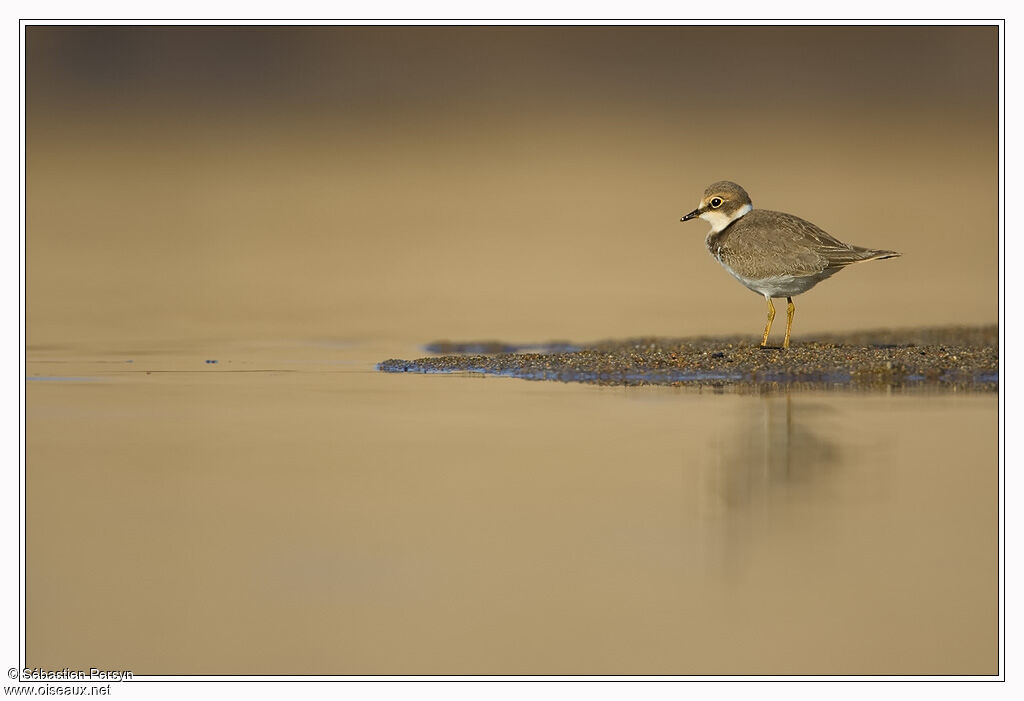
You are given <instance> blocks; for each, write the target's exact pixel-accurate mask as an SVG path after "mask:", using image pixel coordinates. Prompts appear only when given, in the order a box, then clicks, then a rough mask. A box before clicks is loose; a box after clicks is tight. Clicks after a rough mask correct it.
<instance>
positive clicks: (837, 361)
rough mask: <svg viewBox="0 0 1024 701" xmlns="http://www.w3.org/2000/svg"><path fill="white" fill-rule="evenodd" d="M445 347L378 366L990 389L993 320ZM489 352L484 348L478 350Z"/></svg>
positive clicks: (741, 384)
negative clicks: (536, 348) (766, 339)
mask: <svg viewBox="0 0 1024 701" xmlns="http://www.w3.org/2000/svg"><path fill="white" fill-rule="evenodd" d="M427 350H438V351H440V352H444V353H447V354H446V355H442V356H440V357H427V358H419V359H417V360H398V359H390V360H386V361H384V362H382V363H380V364H379V365H378V369H379V370H381V371H383V372H420V373H448V372H480V373H485V374H491V375H505V376H511V377H519V378H522V379H527V380H556V381H561V382H586V383H594V384H603V385H645V384H656V385H712V386H734V387H737V388H763V387H770V386H772V385H783V386H792V385H801V386H810V387H835V388H844V387H850V388H884V387H918V386H920V387H930V386H936V387H948V388H954V389H966V390H978V391H997V390H998V388H999V332H998V327H996V326H983V327H944V328H921V329H905V330H878V331H859V332H853V333H849V334H827V335H819V336H817V338H816V339H815V340H813V341H804V342H799V341H794V342H793V343H792V344H791V346H790V347H789V348H788V349H783V348H779V347H767V348H761V347H760V346H759V345H758V340H757V339H756V338H753V337H750V336H731V337H720V338H710V337H700V338H691V339H666V338H640V339H627V340H608V341H601V342H598V343H593V344H584V345H581V346H579V347H578V348H571V347H569V346H568V345H567V344H565V343H562V342H559V343H552V344H550V347H549V348H547V349H544V351H543V352H539V353H523V352H515V351H516V350H520V349H516V347H515V346H512V345H510V344H503V343H500V342H497V341H487V342H473V343H466V344H459V343H452V342H448V341H438V342H435V343H432V344H429V345H428V346H427ZM488 351H492V354H489V355H485V354H481V353H487V352H488Z"/></svg>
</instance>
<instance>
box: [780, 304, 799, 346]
mask: <svg viewBox="0 0 1024 701" xmlns="http://www.w3.org/2000/svg"><path fill="white" fill-rule="evenodd" d="M786 302H787V303H788V304H786V340H784V341H783V342H782V347H783V348H789V332H790V331H792V330H793V312H795V311H796V306H795V305H794V304H793V298H792V297H786Z"/></svg>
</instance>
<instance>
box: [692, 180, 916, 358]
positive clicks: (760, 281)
mask: <svg viewBox="0 0 1024 701" xmlns="http://www.w3.org/2000/svg"><path fill="white" fill-rule="evenodd" d="M697 217H700V218H701V219H703V220H704V221H706V222H708V223H710V224H711V231H709V232H708V235H707V238H705V240H704V243H705V244H706V245H707V247H708V251H709V252H710V253H711V255H712V256H713V257H714V258H715V260H717V261H718V262H719V263H721V264H722V267H723V268H725V269H726V270H727V271H728V272H729V273H730V274H731V275H732V276H733V277H735V278H736V279H737V280H739V281H740V282H742V283H743V284H744V285H745V286H746V287H747V288H749V289H751V290H753V291H754V292H757V293H758V294H761V295H764V298H765V300H766V301H767V302H768V322H767V323H766V324H765V327H764V335H763V336H762V337H761V348H768V347H769V346H768V333H769V332H770V331H771V328H772V321H774V320H775V305H774V304H772V299H773V298H774V299H779V298H781V297H785V298H786V337H785V340H783V342H782V347H783V348H789V335H790V332H791V331H792V329H793V314H794V312H795V311H796V307H795V306H794V304H793V297H794V296H796V295H798V294H801V293H803V292H806V291H807V290H809V289H811V288H812V287H814V286H815V285H817V284H818V283H819V282H821V281H822V280H824V279H825V278H828V277H831V276H832V275H835V274H836V273H837V272H839V271H840V270H842V269H843V268H845V267H846V266H848V265H851V264H853V263H863V262H865V261H869V260H883V259H885V258H895V257H897V256H899V255H901V254H899V253H897V252H896V251H885V250H881V249H875V248H863V247H861V246H852V245H850V244H848V243H843V242H842V241H840V240H838V239H836V238H833V237H832V236H830V235H829V234H828V233H826V232H825V231H823V230H822V229H820V228H818V227H817V226H815V225H814V224H812V223H811V222H809V221H806V220H804V219H801V218H800V217H797V216H794V215H792V214H786V213H785V212H773V211H771V210H769V209H754V204H753V202H752V201H751V199H750V195H748V194H747V191H746V190H744V189H743V188H742V187H740V186H739V185H737V184H736V183H734V182H730V181H728V180H721V181H719V182H716V183H712V184H710V185H708V187H707V189H705V190H704V195H703V197H701V199H700V202H699V203H698V204H697V208H696V209H695V210H693V211H692V212H690V213H689V214H685V215H683V216H682V217H680V219H679V221H684V222H685V221H689V220H691V219H696V218H697Z"/></svg>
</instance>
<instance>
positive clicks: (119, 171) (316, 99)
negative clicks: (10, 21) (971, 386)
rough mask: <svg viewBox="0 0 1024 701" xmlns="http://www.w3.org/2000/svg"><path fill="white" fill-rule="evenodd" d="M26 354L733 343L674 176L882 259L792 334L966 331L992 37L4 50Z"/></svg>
mask: <svg viewBox="0 0 1024 701" xmlns="http://www.w3.org/2000/svg"><path fill="white" fill-rule="evenodd" d="M26 37H27V38H26V56H27V59H26V66H27V86H26V91H27V135H28V136H27V157H28V160H27V163H28V167H27V198H28V201H27V216H28V234H27V254H28V256H27V265H28V272H27V275H28V277H27V304H28V338H29V343H30V345H35V346H43V345H47V344H56V343H74V342H93V343H104V344H105V343H108V342H115V343H116V342H120V341H128V340H132V339H149V340H159V339H174V338H180V337H183V336H188V337H207V338H208V337H236V338H264V337H279V336H301V337H367V336H373V337H379V338H401V339H406V340H416V341H426V340H431V339H434V338H438V337H452V338H477V337H498V338H502V339H506V340H543V339H547V338H569V339H574V340H592V339H597V338H603V337H609V336H621V335H630V334H658V335H682V334H703V333H720V332H742V333H750V334H754V335H756V334H757V333H759V331H760V328H761V324H762V323H763V315H764V303H763V302H762V301H760V300H759V299H758V298H757V297H756V296H755V295H754V294H752V293H751V292H749V291H748V290H746V289H744V288H743V287H742V286H740V285H739V284H738V283H737V282H736V281H735V280H733V279H732V278H731V277H730V276H729V275H728V274H726V273H725V272H724V271H723V270H722V269H721V268H720V267H719V266H718V264H717V263H715V262H714V261H713V260H712V259H711V258H710V257H709V255H708V254H707V252H706V250H705V248H704V245H703V238H704V235H705V233H706V229H707V224H705V223H703V222H699V223H694V222H689V223H686V224H682V223H680V222H679V216H680V215H681V214H683V213H685V212H687V211H689V210H690V209H692V208H693V206H694V205H695V203H696V201H697V199H698V197H699V195H700V193H701V192H702V190H703V188H704V187H705V185H707V184H708V183H710V182H712V181H714V180H719V179H731V180H735V181H737V182H739V183H740V184H742V185H743V186H744V187H746V188H747V190H748V191H749V192H750V193H751V196H752V198H753V199H754V204H755V206H760V207H766V208H770V209H779V210H783V211H789V212H792V213H795V214H798V215H800V216H803V217H804V218H807V219H809V220H811V221H813V222H815V223H817V224H818V225H819V226H822V227H823V228H825V229H826V230H828V231H829V232H830V233H832V234H833V235H835V236H837V237H838V238H841V239H843V240H846V241H849V242H852V243H856V244H860V245H865V246H874V247H881V248H891V249H896V250H899V251H902V252H903V253H904V257H903V258H900V259H897V260H892V261H885V262H878V263H871V264H870V265H865V266H858V267H857V268H855V269H852V270H850V271H847V272H843V273H842V274H841V275H838V276H837V277H836V278H834V279H832V280H829V281H827V282H826V283H824V284H822V285H821V286H820V287H818V288H816V289H815V290H813V291H812V292H811V293H810V294H807V295H804V296H802V297H801V298H800V299H798V300H797V307H798V312H797V320H796V324H795V327H794V328H795V337H796V338H797V339H798V340H799V339H800V337H801V336H804V337H806V335H807V334H809V333H813V332H814V331H824V330H836V331H841V330H846V329H849V328H856V327H880V326H907V325H922V324H947V323H992V322H995V321H996V319H997V256H998V246H997V236H998V232H997V206H998V196H997V195H998V173H997V165H998V134H997V127H998V114H997V109H998V84H997V80H998V58H997V45H998V44H997V29H996V27H877V26H876V27H852V26H850V27H500V28H499V27H158V28H150V27H83V26H77V27H44V26H32V27H29V28H27V30H26Z"/></svg>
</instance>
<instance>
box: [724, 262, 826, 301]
mask: <svg viewBox="0 0 1024 701" xmlns="http://www.w3.org/2000/svg"><path fill="white" fill-rule="evenodd" d="M718 262H719V263H722V261H718ZM722 267H723V268H725V269H726V270H728V271H729V274H730V275H732V276H733V277H734V278H736V279H737V280H739V281H740V282H742V283H743V284H744V286H746V287H747V288H748V289H751V290H753V291H754V292H757V293H758V294H760V295H763V296H765V297H793V296H794V295H798V294H800V293H801V292H806V291H807V290H809V289H811V288H812V287H814V286H815V285H817V284H818V283H819V282H820V281H822V280H824V279H825V278H826V277H828V276H829V275H830V274H831V273H825V274H819V275H810V276H793V275H778V276H774V277H766V278H760V279H757V280H752V279H751V278H748V277H743V276H742V275H740V274H739V273H737V272H736V271H735V270H733V269H732V268H730V267H729V266H728V265H726V264H725V263H722Z"/></svg>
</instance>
